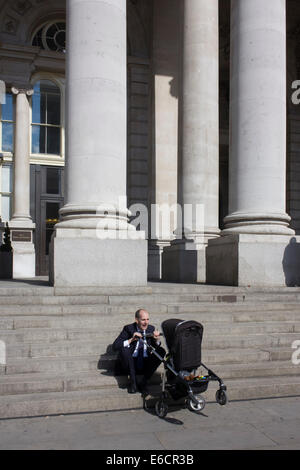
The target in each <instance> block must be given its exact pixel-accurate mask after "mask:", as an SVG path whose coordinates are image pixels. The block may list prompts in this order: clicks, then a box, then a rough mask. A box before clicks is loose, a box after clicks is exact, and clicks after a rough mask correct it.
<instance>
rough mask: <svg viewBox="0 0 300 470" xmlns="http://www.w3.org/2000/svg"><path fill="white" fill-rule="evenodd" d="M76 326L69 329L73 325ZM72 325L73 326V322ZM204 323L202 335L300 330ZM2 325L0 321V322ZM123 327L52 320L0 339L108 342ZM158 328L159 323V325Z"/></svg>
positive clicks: (294, 324) (297, 328)
mask: <svg viewBox="0 0 300 470" xmlns="http://www.w3.org/2000/svg"><path fill="white" fill-rule="evenodd" d="M76 323H77V328H72V327H74V326H76ZM74 324H75V325H74ZM202 324H203V326H204V332H205V336H204V337H209V336H215V335H216V331H222V335H225V334H226V335H230V336H234V335H260V334H272V333H274V334H279V333H300V321H286V322H273V321H270V322H260V323H258V322H237V323H232V322H229V321H228V322H221V321H220V322H209V321H208V322H202ZM0 325H1V322H0ZM121 327H122V325H121V324H117V325H115V327H114V329H113V331H112V329H111V328H110V327H109V326H104V329H101V320H100V319H97V320H96V321H95V322H93V321H91V322H89V324H88V325H87V324H86V323H85V322H84V320H82V319H77V322H76V320H74V319H73V318H72V319H68V320H67V321H62V322H61V325H60V327H59V325H58V322H57V321H56V322H55V321H53V326H52V327H50V325H49V324H47V326H41V325H40V327H30V326H29V327H20V328H18V327H16V328H13V325H12V326H11V328H7V329H5V328H4V329H0V339H1V340H2V341H5V342H6V344H15V343H18V342H22V343H26V342H31V341H36V342H40V341H46V342H51V343H52V342H55V341H62V340H69V341H72V340H80V341H83V340H95V339H100V340H101V341H102V342H103V341H104V342H106V344H107V345H108V344H109V343H110V342H112V341H113V340H114V339H115V337H116V336H117V334H118V333H119V331H120V328H121ZM158 328H159V326H158Z"/></svg>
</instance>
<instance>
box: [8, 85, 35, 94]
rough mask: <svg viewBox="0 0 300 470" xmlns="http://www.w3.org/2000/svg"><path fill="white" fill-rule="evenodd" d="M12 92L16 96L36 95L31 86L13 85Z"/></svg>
mask: <svg viewBox="0 0 300 470" xmlns="http://www.w3.org/2000/svg"><path fill="white" fill-rule="evenodd" d="M11 91H12V93H13V94H14V95H19V94H22V93H23V94H26V95H27V96H32V95H33V93H34V90H33V88H32V87H31V85H13V86H12V87H11Z"/></svg>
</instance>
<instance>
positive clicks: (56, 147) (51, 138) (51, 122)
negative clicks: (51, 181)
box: [31, 80, 61, 155]
mask: <svg viewBox="0 0 300 470" xmlns="http://www.w3.org/2000/svg"><path fill="white" fill-rule="evenodd" d="M31 122H32V133H31V136H32V137H31V152H32V153H33V154H47V155H49V154H50V155H61V92H60V88H59V87H58V86H57V85H56V83H54V82H52V81H50V80H40V81H38V82H36V84H35V85H34V94H33V96H32V121H31Z"/></svg>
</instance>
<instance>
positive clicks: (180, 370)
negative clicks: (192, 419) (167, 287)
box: [150, 319, 227, 418]
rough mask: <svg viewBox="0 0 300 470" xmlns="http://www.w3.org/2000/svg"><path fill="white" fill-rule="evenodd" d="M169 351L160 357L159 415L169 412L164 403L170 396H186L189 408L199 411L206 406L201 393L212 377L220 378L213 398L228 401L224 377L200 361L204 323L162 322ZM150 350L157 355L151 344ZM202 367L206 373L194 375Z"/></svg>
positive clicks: (181, 397) (223, 401) (157, 406)
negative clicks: (220, 376) (163, 356)
mask: <svg viewBox="0 0 300 470" xmlns="http://www.w3.org/2000/svg"><path fill="white" fill-rule="evenodd" d="M162 330H163V334H164V336H165V340H166V344H167V347H168V350H169V353H168V354H167V356H166V359H163V358H162V357H160V359H161V361H162V362H163V364H164V373H163V378H162V391H161V395H160V398H159V399H158V401H157V402H156V404H155V412H156V414H157V416H159V417H160V418H164V417H165V416H166V415H167V413H168V405H167V403H166V400H167V398H169V396H170V397H171V398H172V399H173V400H175V401H176V400H179V399H183V398H186V405H187V407H188V409H189V410H190V411H193V412H196V413H197V412H200V411H202V410H203V408H204V406H205V400H204V398H203V397H202V396H201V395H200V394H201V393H203V392H205V391H206V389H207V387H208V384H209V382H210V381H211V380H214V381H218V382H219V389H218V390H217V392H216V401H217V403H219V404H220V405H225V404H226V403H227V394H226V386H225V385H224V383H223V381H222V380H221V379H220V378H219V377H218V376H217V375H216V374H215V373H214V372H213V371H211V370H210V369H208V368H207V367H206V366H205V365H204V364H203V363H202V362H201V343H202V336H203V326H202V325H201V324H200V323H198V322H196V321H184V320H179V319H170V320H166V321H164V322H163V323H162ZM150 348H151V349H152V352H153V353H154V354H156V355H157V356H158V354H157V353H156V352H155V350H154V348H152V347H151V346H150ZM200 366H202V367H204V369H206V370H207V372H208V374H207V375H205V376H196V370H197V368H198V367H200Z"/></svg>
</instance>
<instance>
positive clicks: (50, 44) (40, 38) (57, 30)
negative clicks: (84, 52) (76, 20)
mask: <svg viewBox="0 0 300 470" xmlns="http://www.w3.org/2000/svg"><path fill="white" fill-rule="evenodd" d="M32 45H33V46H38V47H41V48H42V49H46V50H49V51H56V52H66V23H65V22H64V21H56V22H53V21H52V22H50V23H46V24H44V26H42V27H41V28H40V29H39V30H38V31H37V32H36V33H35V35H34V37H33V40H32Z"/></svg>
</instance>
